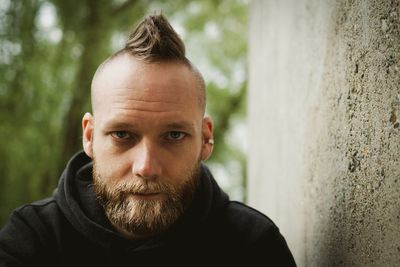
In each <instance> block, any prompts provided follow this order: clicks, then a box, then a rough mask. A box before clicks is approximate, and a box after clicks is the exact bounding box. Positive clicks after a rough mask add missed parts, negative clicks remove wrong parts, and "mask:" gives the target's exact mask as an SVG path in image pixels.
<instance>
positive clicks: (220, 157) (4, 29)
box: [0, 0, 247, 225]
mask: <svg viewBox="0 0 400 267" xmlns="http://www.w3.org/2000/svg"><path fill="white" fill-rule="evenodd" d="M154 10H155V11H159V10H162V12H163V13H165V14H166V15H167V17H168V18H169V19H170V20H171V21H172V22H173V24H174V26H176V28H177V29H178V32H180V33H181V35H182V36H183V38H184V39H185V42H186V43H187V45H188V52H189V58H191V59H192V61H194V62H195V63H196V65H199V67H200V70H201V71H202V72H203V73H204V74H205V78H206V81H207V90H208V112H209V113H210V114H211V115H212V117H213V118H214V120H215V123H216V132H215V139H216V140H217V142H216V145H215V151H214V156H213V157H212V159H211V161H212V162H214V164H216V166H217V165H218V164H219V165H218V166H227V164H231V165H232V164H233V165H235V166H236V167H235V168H236V169H235V170H238V171H239V172H240V173H239V174H237V176H238V178H239V179H238V180H237V181H239V183H244V184H245V182H243V181H245V157H244V155H243V152H242V150H243V149H242V148H241V147H235V146H234V145H232V144H231V143H230V142H229V139H230V138H229V135H231V137H233V138H234V135H232V129H234V127H232V122H233V121H234V120H235V121H237V122H238V123H239V124H243V117H244V111H245V91H246V71H245V69H244V66H245V61H246V42H247V36H246V33H247V2H246V1H240V0H229V1H213V0H206V1H184V0H177V1H166V0H164V1H162V0H159V1H146V0H125V1H123V0H113V1H110V0H82V1H62V0H30V1H22V0H13V1H11V0H8V1H2V2H0V159H1V161H0V162H1V163H0V174H1V176H0V225H2V224H3V223H4V221H5V219H6V218H7V217H8V215H9V213H10V212H11V210H12V209H13V208H15V207H17V206H19V205H21V204H23V203H27V202H31V201H33V200H35V199H39V198H43V197H46V196H49V195H50V194H51V192H52V191H53V190H54V188H55V187H56V184H57V181H58V178H59V175H60V174H61V172H62V170H63V168H64V166H65V164H66V162H67V161H68V159H69V158H70V157H71V156H72V155H73V154H74V153H76V152H77V151H79V150H80V149H81V138H80V136H81V126H80V125H81V118H82V115H83V113H84V112H85V111H88V110H90V99H89V98H90V83H91V78H92V76H93V74H94V72H95V70H96V67H97V66H98V65H99V64H100V63H101V62H102V61H103V60H104V59H105V58H107V57H108V56H109V55H110V54H111V53H112V51H115V50H116V49H118V48H119V47H121V45H122V44H123V42H124V40H125V36H126V35H127V33H128V32H129V30H130V29H132V27H133V26H134V24H135V23H136V22H137V21H138V20H140V19H141V18H142V17H143V16H144V15H145V14H147V13H149V12H153V11H154ZM200 48H201V49H200ZM227 136H228V138H226V137H227ZM231 139H232V138H231ZM235 142H236V141H235ZM235 142H233V143H235ZM212 162H211V163H212ZM224 169H227V170H229V169H231V168H230V167H225V168H224ZM228 174H229V172H228ZM229 175H233V173H230V174H229Z"/></svg>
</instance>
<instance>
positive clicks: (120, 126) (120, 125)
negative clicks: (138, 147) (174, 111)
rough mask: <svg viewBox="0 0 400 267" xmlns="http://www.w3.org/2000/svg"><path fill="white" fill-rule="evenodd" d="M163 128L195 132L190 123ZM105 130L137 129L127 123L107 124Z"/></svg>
mask: <svg viewBox="0 0 400 267" xmlns="http://www.w3.org/2000/svg"><path fill="white" fill-rule="evenodd" d="M161 127H162V128H166V129H173V130H194V129H195V126H194V123H191V122H188V121H176V122H170V123H167V124H165V125H161ZM104 128H105V129H110V128H113V129H135V128H137V127H136V124H132V123H126V122H107V123H105V125H104Z"/></svg>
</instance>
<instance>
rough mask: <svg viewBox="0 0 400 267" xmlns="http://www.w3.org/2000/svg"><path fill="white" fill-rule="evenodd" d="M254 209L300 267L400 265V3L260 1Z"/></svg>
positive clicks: (253, 94)
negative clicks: (280, 237)
mask: <svg viewBox="0 0 400 267" xmlns="http://www.w3.org/2000/svg"><path fill="white" fill-rule="evenodd" d="M249 33H250V38H249V47H250V55H249V72H250V79H249V93H248V94H249V95H248V98H249V102H248V106H249V110H248V112H249V114H248V115H249V140H250V149H249V162H248V175H249V182H248V187H249V192H248V196H249V204H250V205H252V206H255V207H256V208H259V209H260V210H261V211H263V212H265V213H266V214H267V215H268V216H270V217H271V218H272V219H273V220H274V221H275V222H276V223H277V224H278V226H279V227H280V229H281V231H282V233H283V234H284V236H285V237H286V239H287V241H288V243H289V246H290V248H291V249H292V251H293V253H294V256H295V258H296V261H297V263H298V265H299V266H400V162H399V161H400V127H399V122H400V1H399V0H392V1H390V0H387V1H378V0H375V1H373V0H358V1H346V0H338V1H325V0H320V1H317V0H306V1H300V0H292V1H284V0H280V1H278V0H276V1H264V0H258V1H257V0H254V1H253V2H252V3H251V9H250V32H249Z"/></svg>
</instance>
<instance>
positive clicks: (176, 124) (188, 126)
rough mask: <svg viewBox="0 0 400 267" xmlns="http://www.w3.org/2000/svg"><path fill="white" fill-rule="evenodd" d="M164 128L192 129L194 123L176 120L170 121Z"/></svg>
mask: <svg viewBox="0 0 400 267" xmlns="http://www.w3.org/2000/svg"><path fill="white" fill-rule="evenodd" d="M165 128H168V129H177V130H193V129H194V128H195V127H194V124H193V123H191V122H187V121H177V122H171V123H168V124H167V125H165Z"/></svg>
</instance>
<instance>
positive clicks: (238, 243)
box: [213, 201, 295, 266]
mask: <svg viewBox="0 0 400 267" xmlns="http://www.w3.org/2000/svg"><path fill="white" fill-rule="evenodd" d="M215 218H216V219H215V221H214V223H215V225H216V227H215V228H214V231H213V235H214V238H215V237H216V236H219V237H220V238H221V239H223V240H224V241H221V242H223V243H224V244H225V246H223V247H225V250H226V251H227V255H232V253H233V254H234V253H236V252H237V253H238V255H237V256H234V257H233V256H232V260H234V261H240V260H246V261H249V260H250V261H251V262H252V263H253V260H254V263H255V264H258V263H259V262H268V263H277V264H276V265H275V266H295V263H294V259H293V256H292V254H291V252H290V250H289V248H288V246H287V243H286V241H285V239H284V237H283V236H282V234H281V233H280V231H279V228H278V227H277V226H276V225H275V223H274V222H273V221H272V220H271V219H270V218H269V217H268V216H267V215H265V214H263V213H262V212H260V211H258V210H256V209H254V208H252V207H250V206H247V205H245V204H243V203H241V202H237V201H229V202H228V203H227V204H226V205H225V207H224V208H222V209H221V210H219V211H218V214H217V215H216V217H215ZM214 240H215V239H214ZM221 247H222V246H221ZM219 251H221V249H220V250H219ZM227 258H229V257H225V258H224V259H227ZM247 263H249V262H247Z"/></svg>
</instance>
